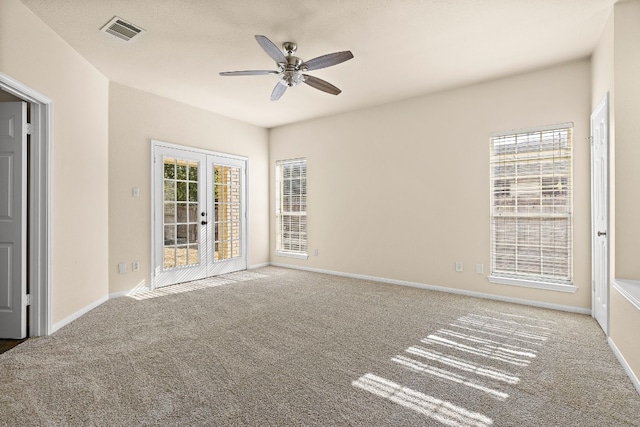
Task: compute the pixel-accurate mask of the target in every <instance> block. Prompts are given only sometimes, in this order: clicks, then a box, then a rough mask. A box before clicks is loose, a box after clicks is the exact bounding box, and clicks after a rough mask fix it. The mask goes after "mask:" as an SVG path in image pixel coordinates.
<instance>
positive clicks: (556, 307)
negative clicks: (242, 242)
mask: <svg viewBox="0 0 640 427" xmlns="http://www.w3.org/2000/svg"><path fill="white" fill-rule="evenodd" d="M270 265H273V266H274V267H283V268H291V269H295V270H305V271H311V272H314V273H323V274H331V275H334V276H342V277H350V278H353V279H362V280H370V281H372V282H381V283H389V284H392V285H401V286H410V287H413V288H421V289H428V290H430V291H439V292H446V293H450V294H457V295H465V296H469V297H475V298H483V299H490V300H495V301H502V302H510V303H514V304H521V305H528V306H533V307H541V308H549V309H552V310H559V311H568V312H571V313H578V314H589V315H591V309H589V308H581V307H573V306H570V305H561V304H551V303H546V302H541V301H532V300H526V299H520V298H512V297H505V296H501V295H493V294H485V293H483V292H474V291H467V290H464V289H454V288H447V287H445V286H435V285H426V284H424V283H416V282H408V281H404V280H395V279H386V278H383V277H375V276H365V275H362V274H352V273H343V272H340V271H332V270H323V269H320V268H309V267H300V266H297V265H290V264H281V263H276V262H272V263H270Z"/></svg>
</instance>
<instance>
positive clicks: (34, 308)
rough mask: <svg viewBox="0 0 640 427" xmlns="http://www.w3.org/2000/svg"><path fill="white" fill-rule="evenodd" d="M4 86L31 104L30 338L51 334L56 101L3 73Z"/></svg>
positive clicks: (1, 85)
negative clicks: (53, 161) (52, 206)
mask: <svg viewBox="0 0 640 427" xmlns="http://www.w3.org/2000/svg"><path fill="white" fill-rule="evenodd" d="M0 89H2V90H3V91H5V92H8V93H10V94H12V95H13V96H15V97H17V98H20V99H21V100H23V101H26V102H28V103H29V108H30V113H31V120H30V121H31V142H30V149H31V155H30V159H29V165H28V169H29V172H28V173H29V188H28V189H27V193H28V203H29V212H28V214H27V215H28V217H27V222H28V228H29V237H28V242H27V247H28V253H27V259H28V263H29V271H28V278H29V283H28V286H29V299H30V304H29V305H30V306H31V309H30V310H29V319H28V320H29V328H28V335H29V336H30V337H34V336H43V335H49V334H50V333H51V301H52V298H51V289H52V286H51V280H52V279H51V278H52V274H51V148H52V132H51V126H52V122H51V114H52V103H53V101H52V100H51V99H50V98H48V97H46V96H44V95H43V94H41V93H39V92H37V91H35V90H33V89H31V88H30V87H28V86H26V85H24V84H22V83H20V82H18V81H17V80H14V79H13V78H11V77H9V76H8V75H6V74H4V73H2V72H0Z"/></svg>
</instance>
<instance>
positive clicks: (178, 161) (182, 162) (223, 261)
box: [152, 141, 247, 288]
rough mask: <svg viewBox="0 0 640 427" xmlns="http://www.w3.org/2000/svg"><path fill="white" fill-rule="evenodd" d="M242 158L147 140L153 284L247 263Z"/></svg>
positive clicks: (242, 266)
mask: <svg viewBox="0 0 640 427" xmlns="http://www.w3.org/2000/svg"><path fill="white" fill-rule="evenodd" d="M246 163H247V160H246V158H243V157H238V156H232V155H227V154H221V153H213V152H208V151H204V150H198V149H194V148H190V147H182V146H177V145H174V144H168V143H163V142H159V141H152V170H153V178H152V187H153V189H152V195H153V196H152V199H153V200H152V224H153V225H152V262H153V264H152V265H153V271H152V288H158V287H162V286H167V285H172V284H176V283H182V282H187V281H191V280H197V279H202V278H205V277H211V276H216V275H219V274H225V273H230V272H233V271H239V270H245V269H246V268H247V250H246V248H247V232H246V230H247V227H246Z"/></svg>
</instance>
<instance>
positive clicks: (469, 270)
mask: <svg viewBox="0 0 640 427" xmlns="http://www.w3.org/2000/svg"><path fill="white" fill-rule="evenodd" d="M590 84H591V77H590V64H589V61H587V60H582V61H578V62H573V63H569V64H565V65H562V66H557V67H553V68H549V69H545V70H541V71H536V72H532V73H528V74H523V75H519V76H514V77H510V78H505V79H501V80H497V81H492V82H488V83H483V84H478V85H474V86H470V87H465V88H460V89H456V90H451V91H447V92H442V93H437V94H433V95H429V96H423V97H418V98H415V99H410V100H406V101H402V102H397V103H393V104H388V105H384V106H380V107H376V108H370V109H366V110H360V111H356V112H352V113H347V114H342V115H338V116H333V117H327V118H322V119H317V120H313V121H308V122H303V123H299V124H293V125H289V126H283V127H279V128H275V129H272V130H271V133H270V160H271V178H270V179H271V180H272V181H273V179H274V176H273V173H274V172H273V164H274V162H275V161H276V160H280V159H288V158H296V157H306V158H307V161H308V164H307V165H308V166H307V167H308V191H309V198H308V239H309V254H310V257H309V259H308V260H306V261H305V260H295V259H291V258H282V257H278V256H276V255H275V254H274V249H275V248H274V242H275V239H274V238H272V240H271V261H272V262H276V263H284V264H293V265H298V266H304V267H309V268H319V269H326V270H333V271H338V272H346V273H353V274H362V275H369V276H376V277H381V278H388V279H396V280H405V281H410V282H418V283H423V284H429V285H438V286H447V287H451V288H456V289H464V290H470V291H476V292H483V293H487V294H500V295H504V296H509V297H515V298H524V299H529V300H536V301H541V302H545V303H552V304H562V305H568V306H575V307H580V308H590V306H591V299H590V297H591V291H590V289H591V286H590V276H591V252H590V231H589V228H590V207H589V206H590V205H589V200H590V196H589V193H590V188H589V187H590V179H589V174H590V150H589V144H588V142H587V137H588V135H589V116H590V109H591V97H590V93H591V91H590ZM564 122H574V126H575V127H574V131H575V133H574V143H575V151H574V181H575V193H574V211H575V226H574V234H575V237H574V245H575V261H574V265H575V267H574V271H575V284H576V285H577V286H578V287H579V289H578V291H577V292H576V293H575V294H567V293H560V292H554V291H544V290H533V289H527V288H521V287H513V286H506V285H497V284H491V283H489V282H488V281H487V278H486V275H487V273H488V272H489V134H490V133H491V132H494V131H503V130H510V129H519V128H526V127H532V126H541V125H550V124H557V123H564ZM271 197H272V199H273V194H272V196H271ZM271 211H272V218H271V221H272V222H271V223H272V227H273V225H274V220H275V219H274V218H273V208H272V209H271ZM273 229H275V227H274V228H273ZM316 249H318V253H319V255H318V256H314V251H315V250H316ZM456 261H462V262H463V263H464V272H462V273H456V272H455V269H454V264H455V262H456ZM477 263H481V264H484V269H485V274H484V275H479V274H476V273H475V265H476V264H477Z"/></svg>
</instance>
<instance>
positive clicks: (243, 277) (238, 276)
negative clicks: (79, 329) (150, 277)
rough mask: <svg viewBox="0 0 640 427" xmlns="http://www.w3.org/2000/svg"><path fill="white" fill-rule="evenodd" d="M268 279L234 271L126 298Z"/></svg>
mask: <svg viewBox="0 0 640 427" xmlns="http://www.w3.org/2000/svg"><path fill="white" fill-rule="evenodd" d="M265 277H268V276H267V275H265V274H260V273H254V272H251V271H236V272H234V273H228V274H223V275H220V276H214V277H207V278H205V279H200V280H193V281H191V282H185V283H178V284H176V285H170V286H164V287H162V288H158V289H155V290H147V289H145V290H142V291H140V292H133V291H132V292H130V293H129V294H128V295H127V296H128V297H129V298H133V299H135V300H138V301H142V300H146V299H152V298H159V297H164V296H167V295H175V294H182V293H185V292H193V291H197V290H199V289H205V288H214V287H216V286H222V285H229V284H231V283H237V282H248V281H250V280H256V279H261V278H265Z"/></svg>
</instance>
